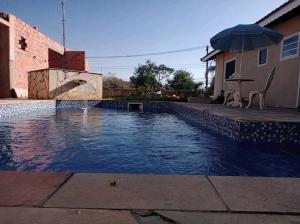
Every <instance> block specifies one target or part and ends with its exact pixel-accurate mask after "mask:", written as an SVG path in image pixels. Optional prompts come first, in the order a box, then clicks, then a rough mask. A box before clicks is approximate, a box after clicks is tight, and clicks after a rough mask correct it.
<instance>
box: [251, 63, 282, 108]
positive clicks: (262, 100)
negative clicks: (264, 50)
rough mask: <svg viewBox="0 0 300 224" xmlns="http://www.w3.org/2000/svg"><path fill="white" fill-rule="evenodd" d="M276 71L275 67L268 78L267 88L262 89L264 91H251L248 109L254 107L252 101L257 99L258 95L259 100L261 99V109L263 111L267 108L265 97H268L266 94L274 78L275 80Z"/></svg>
mask: <svg viewBox="0 0 300 224" xmlns="http://www.w3.org/2000/svg"><path fill="white" fill-rule="evenodd" d="M275 70H276V68H275V67H274V68H273V69H272V71H271V73H270V74H269V76H268V78H267V82H266V85H265V87H264V88H263V89H262V90H256V91H250V92H249V103H248V106H247V108H250V107H251V106H252V99H253V97H255V96H256V95H258V98H259V108H260V109H261V110H263V109H264V106H265V97H266V94H267V92H268V90H269V88H270V86H271V84H272V81H273V78H274V74H275Z"/></svg>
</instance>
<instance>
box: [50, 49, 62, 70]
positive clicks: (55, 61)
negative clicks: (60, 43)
mask: <svg viewBox="0 0 300 224" xmlns="http://www.w3.org/2000/svg"><path fill="white" fill-rule="evenodd" d="M48 60H49V68H63V67H64V63H63V55H62V54H60V53H58V52H56V51H54V50H52V49H49V52H48Z"/></svg>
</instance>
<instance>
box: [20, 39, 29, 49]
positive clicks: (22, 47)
mask: <svg viewBox="0 0 300 224" xmlns="http://www.w3.org/2000/svg"><path fill="white" fill-rule="evenodd" d="M19 44H20V48H21V49H22V50H23V51H26V48H27V43H26V39H25V38H24V37H21V39H20V40H19Z"/></svg>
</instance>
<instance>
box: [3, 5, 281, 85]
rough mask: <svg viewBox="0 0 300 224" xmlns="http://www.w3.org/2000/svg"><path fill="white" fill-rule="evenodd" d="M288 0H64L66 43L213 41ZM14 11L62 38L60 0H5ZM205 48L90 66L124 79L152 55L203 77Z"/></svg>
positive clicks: (91, 49) (91, 51)
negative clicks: (216, 37)
mask: <svg viewBox="0 0 300 224" xmlns="http://www.w3.org/2000/svg"><path fill="white" fill-rule="evenodd" d="M284 2H285V0H226V1H225V0H207V1H204V0H151V1H149V0H65V5H66V6H65V7H66V31H67V47H68V48H70V49H72V50H85V51H86V55H87V56H105V55H128V54H140V53H148V52H159V51H169V50H176V49H182V48H189V47H195V46H202V45H206V44H209V39H210V37H212V36H213V35H215V34H216V33H217V32H219V31H221V30H222V29H225V28H228V27H230V26H234V25H236V24H238V23H253V22H256V21H257V20H258V19H260V18H261V17H263V16H264V15H266V14H267V13H269V12H270V11H272V10H273V9H274V8H276V7H278V6H279V5H281V4H282V3H284ZM0 11H9V12H10V13H12V14H15V15H16V16H18V17H20V18H21V19H22V20H24V21H26V22H27V23H29V24H30V25H34V26H37V27H38V28H39V30H40V31H41V32H43V33H45V34H47V35H48V36H50V37H51V38H52V39H54V40H56V41H57V42H59V43H61V42H62V41H61V40H62V38H61V33H62V29H61V11H60V0H1V1H0ZM204 54H205V49H200V50H195V51H190V52H184V53H179V54H169V55H160V56H151V57H138V58H120V59H90V60H89V61H90V70H91V71H94V72H101V73H103V74H107V73H108V72H111V73H115V74H116V75H117V76H118V77H121V78H123V79H125V80H128V78H129V77H130V76H131V75H132V73H133V69H134V67H135V66H136V65H137V64H138V63H144V62H145V60H146V59H151V60H153V61H154V62H157V63H164V64H166V65H170V66H172V67H174V68H182V69H185V70H187V71H190V72H192V73H193V75H194V78H195V80H197V81H203V79H204V64H203V63H202V62H200V57H201V56H203V55H204Z"/></svg>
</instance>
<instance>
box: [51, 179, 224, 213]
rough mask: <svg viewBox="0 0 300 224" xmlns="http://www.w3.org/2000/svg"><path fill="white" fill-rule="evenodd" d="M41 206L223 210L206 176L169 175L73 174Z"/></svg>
mask: <svg viewBox="0 0 300 224" xmlns="http://www.w3.org/2000/svg"><path fill="white" fill-rule="evenodd" d="M113 181H116V186H111V184H110V183H111V182H113ZM45 206H46V207H70V208H107V209H170V210H219V211H220V210H225V206H224V205H223V203H222V202H221V200H220V199H219V198H218V196H217V194H216V193H215V191H214V189H213V188H212V186H211V184H210V183H209V181H208V180H207V178H206V177H201V176H169V175H163V176H160V175H122V174H119V175H113V174H112V175H106V174H75V175H74V176H73V177H72V178H71V179H70V180H69V181H68V183H66V184H65V185H64V186H63V187H62V188H60V190H59V191H58V192H57V193H56V194H55V195H54V196H53V197H52V198H50V199H49V200H48V202H47V203H46V204H45Z"/></svg>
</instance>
